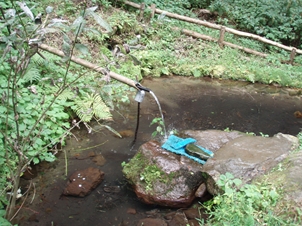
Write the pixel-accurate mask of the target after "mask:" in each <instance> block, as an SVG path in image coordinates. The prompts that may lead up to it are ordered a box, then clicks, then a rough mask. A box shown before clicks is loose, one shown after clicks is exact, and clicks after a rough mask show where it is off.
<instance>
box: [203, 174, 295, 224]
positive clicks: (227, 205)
mask: <svg viewBox="0 0 302 226" xmlns="http://www.w3.org/2000/svg"><path fill="white" fill-rule="evenodd" d="M217 184H218V186H219V187H220V188H221V189H222V194H220V195H217V196H215V197H214V198H213V200H211V201H208V202H206V203H205V204H204V205H203V206H204V207H205V208H206V209H207V211H208V213H209V215H210V218H209V220H208V221H207V222H206V223H207V225H299V224H298V223H301V222H293V220H290V219H286V218H284V217H283V216H279V215H278V216H277V215H276V214H275V213H274V207H275V206H276V204H277V202H278V200H279V198H280V195H279V193H278V192H277V189H276V188H274V187H272V186H270V185H268V184H243V183H242V181H241V180H240V179H237V178H234V176H233V175H232V174H230V173H226V174H225V175H221V176H220V179H219V180H218V182H217Z"/></svg>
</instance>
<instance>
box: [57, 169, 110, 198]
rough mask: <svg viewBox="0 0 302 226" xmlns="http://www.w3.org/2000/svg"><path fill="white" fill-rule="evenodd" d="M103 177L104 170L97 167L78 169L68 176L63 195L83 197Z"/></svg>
mask: <svg viewBox="0 0 302 226" xmlns="http://www.w3.org/2000/svg"><path fill="white" fill-rule="evenodd" d="M103 178H104V172H102V171H101V170H99V169H98V168H93V167H89V168H87V169H84V170H78V171H76V172H74V173H73V174H72V175H71V176H70V177H69V179H68V182H67V186H66V188H65V189H64V191H63V195H71V196H78V197H85V196H87V195H88V194H90V192H91V191H92V190H93V189H95V188H96V187H97V186H98V185H99V184H100V183H101V182H102V181H103Z"/></svg>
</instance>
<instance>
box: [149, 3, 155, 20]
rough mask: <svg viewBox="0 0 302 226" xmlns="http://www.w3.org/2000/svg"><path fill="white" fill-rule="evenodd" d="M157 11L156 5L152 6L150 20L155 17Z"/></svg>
mask: <svg viewBox="0 0 302 226" xmlns="http://www.w3.org/2000/svg"><path fill="white" fill-rule="evenodd" d="M155 10H156V5H155V4H151V17H150V20H151V19H152V18H153V17H154V15H155Z"/></svg>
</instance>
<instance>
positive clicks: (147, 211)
mask: <svg viewBox="0 0 302 226" xmlns="http://www.w3.org/2000/svg"><path fill="white" fill-rule="evenodd" d="M142 85H143V86H145V87H147V88H150V89H151V90H152V91H153V92H154V93H155V95H156V96H157V98H158V100H159V102H160V104H161V108H162V111H163V114H164V117H165V125H166V129H167V131H168V133H169V131H172V130H178V131H181V130H185V129H191V130H206V129H219V130H225V129H228V130H239V131H241V132H254V133H255V134H257V135H259V134H267V135H269V136H272V135H274V134H276V133H278V132H281V133H286V134H292V135H297V134H298V133H299V132H300V131H301V127H302V118H300V117H302V116H299V112H300V111H301V112H302V102H301V92H300V91H299V90H294V89H288V88H278V87H275V86H268V85H261V84H251V83H246V82H233V81H225V80H213V79H210V78H202V79H194V78H186V77H178V76H174V77H166V78H165V77H164V78H156V79H150V80H149V79H145V80H144V81H143V82H142ZM134 96H135V93H133V94H132V95H131V96H130V97H131V99H132V101H131V104H129V105H126V106H123V107H122V108H120V109H119V110H118V112H115V113H114V121H112V122H111V123H110V124H109V125H110V126H111V127H112V128H114V129H115V130H117V131H119V132H120V133H121V134H122V135H123V138H122V139H121V138H118V137H117V136H115V135H114V134H113V133H111V132H110V131H108V130H106V129H105V128H104V127H102V126H101V125H99V124H97V123H92V124H91V126H92V128H93V130H92V132H91V133H88V130H87V128H86V127H85V126H84V125H82V126H81V129H78V130H75V131H73V136H71V137H70V138H69V139H68V141H67V146H65V147H63V150H64V151H60V152H59V153H58V161H56V162H54V163H42V164H40V165H38V166H36V167H35V170H36V177H35V178H34V179H32V180H31V182H32V186H33V188H34V189H31V192H30V193H29V196H28V198H27V199H28V200H27V201H26V202H25V205H24V206H23V208H22V210H21V211H20V213H19V215H18V218H17V220H18V221H19V225H21V226H23V225H32V226H33V225H39V226H40V225H45V226H46V225H49V226H52V225H57V226H60V225H63V226H65V225H73V226H82V225H91V226H98V225H99V226H101V225H106V226H113V225H116V226H118V225H131V226H132V225H136V224H137V222H138V220H139V219H142V218H145V217H147V216H150V215H152V214H153V213H154V212H158V211H160V212H162V213H168V212H170V211H172V209H169V208H159V207H157V206H149V205H145V204H143V203H141V202H140V201H139V200H138V199H137V198H136V196H135V194H134V193H133V192H132V191H131V190H130V189H129V186H128V185H127V184H126V183H125V180H124V178H123V175H122V166H121V164H122V162H128V161H129V160H130V159H131V157H132V156H133V155H134V154H135V153H136V151H137V149H138V148H139V146H140V145H141V144H143V143H145V142H147V141H149V140H150V139H152V137H151V134H152V132H154V131H155V129H156V125H153V126H150V123H151V121H152V120H153V119H154V118H155V117H160V114H159V110H158V106H157V103H156V102H155V100H154V98H153V97H152V96H151V95H148V93H146V96H145V98H144V100H143V102H142V103H141V106H140V125H139V130H138V134H137V140H136V143H135V145H134V146H133V147H132V145H131V143H132V141H133V139H134V132H135V128H136V120H137V118H136V117H137V103H136V102H135V101H134V100H133V97H134ZM161 138H162V137H158V138H157V139H161ZM65 154H66V156H65ZM66 166H67V176H66ZM90 166H93V167H98V168H100V169H101V170H102V171H103V172H104V173H105V177H104V181H103V182H102V183H101V184H100V185H99V186H98V187H97V188H96V189H95V190H94V191H93V192H92V193H91V194H90V195H88V196H86V197H84V198H77V197H70V196H62V191H63V189H64V187H65V186H66V182H67V178H68V176H70V175H71V174H72V173H73V172H74V171H76V170H82V169H85V168H87V167H90ZM29 183H30V180H25V179H22V185H23V187H24V188H26V186H28V184H29ZM197 201H200V200H197ZM30 202H31V203H30Z"/></svg>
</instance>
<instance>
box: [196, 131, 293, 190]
mask: <svg viewBox="0 0 302 226" xmlns="http://www.w3.org/2000/svg"><path fill="white" fill-rule="evenodd" d="M298 144H299V141H298V139H297V137H295V136H292V135H287V134H281V133H278V134H277V135H275V136H273V137H260V136H250V135H244V136H240V137H237V138H235V139H233V140H231V141H229V142H228V143H226V144H225V145H223V146H222V147H221V148H220V149H218V150H217V151H216V152H215V154H214V157H213V158H211V159H209V160H208V161H207V162H206V164H205V165H204V166H203V168H202V171H203V173H204V175H205V178H206V185H207V190H208V192H210V193H211V194H212V195H216V194H217V193H218V190H217V189H218V188H217V187H216V185H215V183H214V182H216V181H217V180H218V179H219V177H220V175H221V174H225V173H227V172H229V173H231V174H233V175H234V176H235V177H236V178H240V179H242V180H243V181H244V182H250V181H251V180H253V179H254V178H256V177H258V176H260V175H263V174H265V173H267V172H268V171H269V170H271V169H272V168H273V167H275V166H277V165H278V163H280V162H281V161H283V160H284V159H285V158H286V157H287V156H288V155H289V153H290V151H293V150H295V149H296V148H297V147H298ZM215 187H216V188H215Z"/></svg>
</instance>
